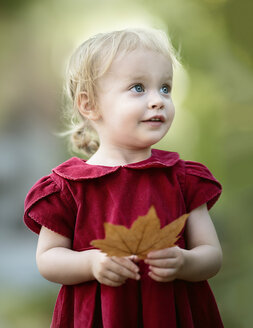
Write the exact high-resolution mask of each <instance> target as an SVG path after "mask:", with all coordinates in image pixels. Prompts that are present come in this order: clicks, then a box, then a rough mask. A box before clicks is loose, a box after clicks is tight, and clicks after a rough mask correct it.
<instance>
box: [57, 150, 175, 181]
mask: <svg viewBox="0 0 253 328" xmlns="http://www.w3.org/2000/svg"><path fill="white" fill-rule="evenodd" d="M178 161H179V155H178V153H175V152H167V151H163V150H158V149H152V150H151V156H150V157H149V158H148V159H146V160H144V161H141V162H137V163H132V164H127V165H121V166H102V165H91V164H87V163H86V161H85V160H83V159H80V158H77V157H72V158H70V159H69V160H67V161H66V162H64V163H62V164H60V165H59V166H57V167H56V168H54V169H53V170H52V171H53V172H54V173H56V174H57V175H59V176H61V177H62V178H65V179H68V180H83V179H93V178H99V177H102V176H104V175H107V174H110V173H113V172H115V171H117V170H119V169H120V168H128V169H146V168H150V167H170V166H173V165H175V164H176V163H177V162H178Z"/></svg>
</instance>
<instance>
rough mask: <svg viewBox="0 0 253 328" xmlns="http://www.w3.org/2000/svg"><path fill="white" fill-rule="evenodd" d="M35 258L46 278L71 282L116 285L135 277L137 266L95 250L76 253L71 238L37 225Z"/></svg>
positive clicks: (65, 282)
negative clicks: (93, 281)
mask: <svg viewBox="0 0 253 328" xmlns="http://www.w3.org/2000/svg"><path fill="white" fill-rule="evenodd" d="M36 261H37V266H38V269H39V271H40V273H41V275H42V276H43V277H44V278H46V279H47V280H50V281H53V282H56V283H60V284H64V285H74V284H79V283H83V282H86V281H90V280H94V279H97V280H98V281H99V282H100V283H103V284H106V285H108V286H114V287H116V286H120V285H121V284H123V283H124V282H125V280H126V279H127V278H132V279H139V275H138V267H137V265H136V264H134V263H133V262H132V261H131V260H130V259H129V258H117V257H108V256H106V254H104V253H102V252H100V251H99V250H96V249H91V250H86V251H82V252H77V251H74V250H72V249H71V240H70V239H69V238H67V237H64V236H62V235H60V234H57V233H55V232H53V231H51V230H49V229H47V228H45V227H42V228H41V231H40V235H39V240H38V246H37V253H36Z"/></svg>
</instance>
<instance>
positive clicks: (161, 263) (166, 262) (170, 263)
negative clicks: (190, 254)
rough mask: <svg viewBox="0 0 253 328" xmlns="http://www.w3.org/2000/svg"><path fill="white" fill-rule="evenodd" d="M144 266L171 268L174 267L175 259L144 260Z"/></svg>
mask: <svg viewBox="0 0 253 328" xmlns="http://www.w3.org/2000/svg"><path fill="white" fill-rule="evenodd" d="M145 263H146V264H149V265H151V266H153V267H159V268H173V267H175V265H176V259H174V258H166V259H150V260H149V259H148V260H145Z"/></svg>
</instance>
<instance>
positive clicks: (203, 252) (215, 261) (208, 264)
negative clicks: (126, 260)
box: [145, 204, 222, 281]
mask: <svg viewBox="0 0 253 328" xmlns="http://www.w3.org/2000/svg"><path fill="white" fill-rule="evenodd" d="M185 233H186V240H187V246H188V249H182V248H179V247H172V248H166V249H163V250H159V251H154V252H150V253H149V254H148V258H147V259H146V260H145V262H146V263H147V264H149V265H150V272H149V275H150V277H151V278H152V279H154V280H156V281H172V280H174V279H182V280H188V281H201V280H206V279H209V278H211V277H213V276H214V275H215V274H216V273H217V272H218V271H219V269H220V267H221V262H222V250H221V246H220V243H219V240H218V237H217V234H216V231H215V228H214V225H213V223H212V220H211V218H210V216H209V213H208V210H207V207H206V204H204V205H202V206H200V207H198V208H197V209H195V210H193V211H192V212H191V214H190V216H189V218H188V220H187V224H186V231H185Z"/></svg>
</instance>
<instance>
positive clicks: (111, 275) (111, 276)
mask: <svg viewBox="0 0 253 328" xmlns="http://www.w3.org/2000/svg"><path fill="white" fill-rule="evenodd" d="M103 278H105V279H108V280H111V281H113V282H116V283H123V282H125V281H126V277H124V276H122V275H121V274H118V273H116V272H113V271H110V270H108V271H106V272H105V274H104V276H103Z"/></svg>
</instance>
